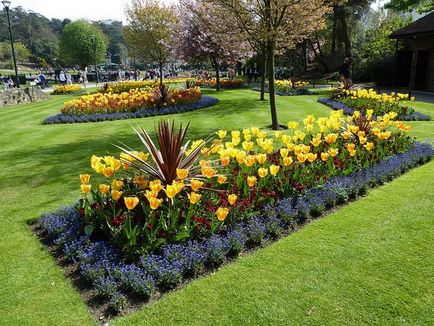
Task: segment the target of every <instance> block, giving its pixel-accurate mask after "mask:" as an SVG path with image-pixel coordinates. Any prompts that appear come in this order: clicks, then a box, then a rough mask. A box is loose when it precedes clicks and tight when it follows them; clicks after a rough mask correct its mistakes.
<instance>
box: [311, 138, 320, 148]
mask: <svg viewBox="0 0 434 326" xmlns="http://www.w3.org/2000/svg"><path fill="white" fill-rule="evenodd" d="M310 143H311V144H312V145H313V146H314V147H317V146H318V145H319V144H321V139H318V138H313V139H312V140H311V141H310Z"/></svg>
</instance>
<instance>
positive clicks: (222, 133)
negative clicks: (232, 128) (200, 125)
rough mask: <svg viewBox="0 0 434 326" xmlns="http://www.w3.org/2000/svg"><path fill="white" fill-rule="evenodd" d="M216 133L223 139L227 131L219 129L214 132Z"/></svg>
mask: <svg viewBox="0 0 434 326" xmlns="http://www.w3.org/2000/svg"><path fill="white" fill-rule="evenodd" d="M216 134H217V135H218V136H219V138H220V139H223V138H225V137H226V134H227V131H226V130H219V131H217V132H216Z"/></svg>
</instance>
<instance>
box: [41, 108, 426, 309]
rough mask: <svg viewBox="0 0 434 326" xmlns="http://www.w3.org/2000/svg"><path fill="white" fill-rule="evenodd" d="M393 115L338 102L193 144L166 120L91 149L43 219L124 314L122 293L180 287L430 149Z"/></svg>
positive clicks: (417, 159) (54, 237) (420, 158)
mask: <svg viewBox="0 0 434 326" xmlns="http://www.w3.org/2000/svg"><path fill="white" fill-rule="evenodd" d="M393 116H394V114H385V115H384V116H382V117H378V118H377V119H375V120H373V119H371V118H372V117H369V116H366V115H363V114H361V113H360V112H355V113H354V114H353V115H352V116H350V117H344V116H343V112H342V111H336V112H332V113H331V115H330V116H329V117H322V118H319V119H316V118H315V117H313V116H308V117H306V118H305V119H304V120H303V123H302V125H301V126H300V125H299V123H297V122H294V121H291V122H288V130H287V131H276V132H270V131H267V130H260V129H259V128H257V127H252V128H248V129H244V130H233V131H230V132H229V131H226V130H218V131H216V133H215V135H214V136H213V137H208V138H207V139H198V140H195V141H191V142H190V141H188V140H187V139H186V134H187V128H184V127H182V126H181V127H180V128H179V129H178V130H177V129H176V128H175V125H174V123H172V124H171V123H169V122H167V121H161V122H160V123H159V124H158V126H157V129H156V135H155V136H156V137H155V138H156V140H157V141H156V142H154V141H153V140H152V139H153V138H151V136H150V135H149V134H148V132H147V131H146V130H144V129H142V128H137V129H135V131H136V133H137V135H138V136H139V138H140V140H141V142H142V143H143V149H139V150H134V149H132V148H130V147H128V145H122V146H117V147H118V149H119V150H120V153H119V154H117V155H113V156H110V155H102V156H100V155H93V156H92V157H91V159H90V166H91V168H92V170H93V171H94V172H95V175H94V176H91V175H90V174H87V173H83V174H81V175H80V176H79V183H80V189H81V192H82V193H83V197H82V199H81V200H80V203H79V205H77V206H75V207H73V208H71V209H68V210H66V211H65V212H63V213H60V214H48V215H46V216H45V217H43V218H42V219H41V220H40V224H41V226H42V228H43V230H44V232H45V234H46V235H47V236H48V237H49V238H50V239H51V241H52V243H53V244H55V245H56V246H58V248H59V249H60V250H62V251H63V253H64V255H65V256H66V257H68V258H69V259H70V260H72V261H74V262H77V263H78V268H79V271H80V273H81V275H82V276H83V277H84V278H85V279H86V280H87V281H88V282H90V283H91V284H92V285H93V287H94V289H95V291H96V293H97V294H98V295H99V296H100V297H102V298H105V299H106V300H107V301H109V302H110V306H111V307H112V309H114V310H116V311H119V310H122V309H123V308H124V307H125V306H127V305H128V301H127V299H126V296H128V295H129V294H133V295H136V296H141V297H142V298H144V299H145V300H146V299H147V298H149V297H150V296H152V295H153V293H155V291H156V290H157V289H158V290H159V291H164V290H167V289H172V288H175V287H176V286H177V285H178V284H179V283H180V282H181V281H182V280H187V279H188V278H191V277H195V276H197V275H198V274H200V273H202V272H203V271H206V270H210V269H213V268H215V267H217V266H219V265H220V264H222V263H223V262H224V261H225V260H226V259H227V257H231V256H232V257H234V256H237V255H238V254H239V253H240V252H241V251H243V250H245V249H249V248H252V247H255V246H257V245H259V244H261V243H263V242H264V241H266V240H269V239H275V238H277V237H279V236H280V235H282V234H284V233H285V232H287V230H290V229H291V228H294V227H295V226H297V225H301V224H303V223H304V222H305V221H306V220H308V219H309V218H311V217H317V216H320V215H321V214H323V213H324V212H325V211H326V210H327V209H330V208H332V207H334V206H335V205H339V204H342V203H344V202H345V201H347V200H349V199H350V198H354V197H356V196H357V195H360V194H363V193H364V192H365V191H366V190H367V188H369V187H372V186H375V185H377V184H381V183H382V182H385V181H387V180H390V179H391V178H392V177H394V176H397V175H399V174H400V173H402V172H404V171H406V170H407V169H409V168H410V167H413V166H415V165H417V164H418V163H423V162H425V161H426V160H429V159H430V158H431V156H432V155H433V153H434V152H433V149H432V148H431V147H430V146H429V145H420V144H415V143H414V142H413V141H412V140H411V138H410V137H408V136H407V135H406V133H407V132H408V131H409V130H410V127H409V126H407V125H405V124H404V123H402V122H397V121H393ZM213 138H214V139H213ZM77 183H78V180H77Z"/></svg>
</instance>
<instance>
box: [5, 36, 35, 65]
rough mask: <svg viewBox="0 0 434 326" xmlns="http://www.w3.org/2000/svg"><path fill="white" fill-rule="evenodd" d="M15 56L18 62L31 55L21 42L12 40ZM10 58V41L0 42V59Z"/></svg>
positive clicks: (25, 59) (7, 59) (6, 59)
mask: <svg viewBox="0 0 434 326" xmlns="http://www.w3.org/2000/svg"><path fill="white" fill-rule="evenodd" d="M14 48H15V56H16V59H17V61H18V62H24V61H27V60H28V59H29V57H30V55H31V53H30V51H29V49H27V47H26V46H25V45H24V44H23V43H21V42H14ZM9 60H12V48H11V43H10V42H8V41H4V42H1V43H0V61H9Z"/></svg>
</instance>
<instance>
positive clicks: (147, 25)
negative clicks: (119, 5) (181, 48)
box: [125, 0, 178, 85]
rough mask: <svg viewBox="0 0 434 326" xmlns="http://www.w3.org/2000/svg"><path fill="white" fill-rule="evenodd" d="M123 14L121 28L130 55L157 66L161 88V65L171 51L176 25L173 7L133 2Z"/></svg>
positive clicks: (149, 1) (151, 0) (150, 1)
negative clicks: (125, 23) (125, 16)
mask: <svg viewBox="0 0 434 326" xmlns="http://www.w3.org/2000/svg"><path fill="white" fill-rule="evenodd" d="M126 14H127V19H128V25H127V26H126V27H125V39H126V41H127V45H128V49H129V50H130V54H132V55H133V56H134V57H136V58H138V59H142V60H144V61H148V62H153V63H156V64H158V66H159V68H160V84H161V85H162V84H163V65H164V64H165V63H166V62H167V61H168V60H169V58H170V57H171V56H172V53H173V50H174V37H175V30H176V24H177V21H178V17H177V13H176V10H175V7H173V6H166V5H163V4H161V3H159V2H158V1H155V0H133V1H132V3H131V5H130V7H129V8H128V9H127V11H126Z"/></svg>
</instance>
